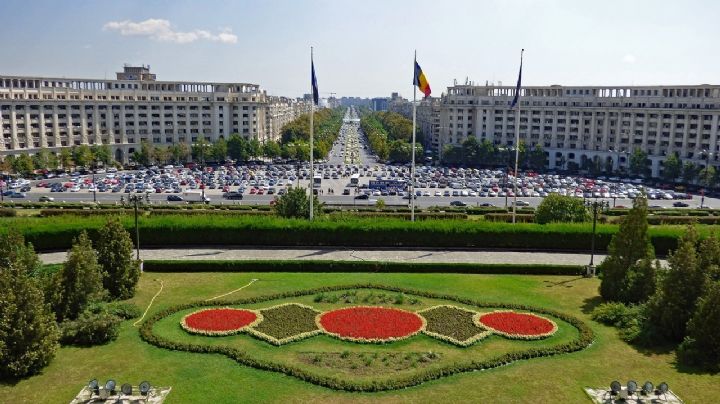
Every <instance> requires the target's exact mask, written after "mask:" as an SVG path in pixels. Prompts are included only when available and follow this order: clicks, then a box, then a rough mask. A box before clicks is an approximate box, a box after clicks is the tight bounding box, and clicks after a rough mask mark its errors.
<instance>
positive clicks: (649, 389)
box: [642, 380, 655, 395]
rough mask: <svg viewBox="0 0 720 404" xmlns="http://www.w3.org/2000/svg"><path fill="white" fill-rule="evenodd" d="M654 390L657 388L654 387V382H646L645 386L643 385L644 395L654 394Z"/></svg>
mask: <svg viewBox="0 0 720 404" xmlns="http://www.w3.org/2000/svg"><path fill="white" fill-rule="evenodd" d="M654 389H655V386H653V384H652V382H650V381H649V380H648V381H646V382H645V384H643V387H642V392H643V394H645V395H649V394H650V393H652V392H653V390H654Z"/></svg>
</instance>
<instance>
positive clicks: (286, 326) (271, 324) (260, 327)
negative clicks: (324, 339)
mask: <svg viewBox="0 0 720 404" xmlns="http://www.w3.org/2000/svg"><path fill="white" fill-rule="evenodd" d="M260 313H261V314H262V316H263V321H262V322H261V323H259V324H257V325H255V326H254V327H252V328H250V329H248V333H249V334H251V335H254V336H255V337H258V338H260V339H262V340H265V341H267V342H269V343H271V344H273V345H283V344H287V343H289V342H293V341H298V340H301V339H303V338H308V337H312V336H313V335H317V334H319V333H320V332H321V331H320V329H318V327H317V324H315V316H317V315H318V313H319V312H318V311H317V310H315V309H313V308H312V307H310V306H306V305H304V304H299V303H285V304H280V305H277V306H273V307H270V308H267V309H262V310H260Z"/></svg>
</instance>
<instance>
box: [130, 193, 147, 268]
mask: <svg viewBox="0 0 720 404" xmlns="http://www.w3.org/2000/svg"><path fill="white" fill-rule="evenodd" d="M149 199H150V197H149V195H148V194H147V193H146V194H145V200H146V201H147V200H149ZM128 202H129V203H132V204H133V205H134V208H135V252H136V258H137V260H138V261H140V228H139V227H138V205H139V204H141V203H143V197H142V196H141V195H138V194H130V195H129V196H128Z"/></svg>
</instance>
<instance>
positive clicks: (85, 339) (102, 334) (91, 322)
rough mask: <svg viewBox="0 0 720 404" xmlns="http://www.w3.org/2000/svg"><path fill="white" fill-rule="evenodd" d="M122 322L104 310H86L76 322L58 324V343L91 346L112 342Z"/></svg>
mask: <svg viewBox="0 0 720 404" xmlns="http://www.w3.org/2000/svg"><path fill="white" fill-rule="evenodd" d="M121 321H122V320H121V319H120V318H119V317H117V316H114V315H112V314H110V313H108V312H107V311H105V310H100V311H98V312H91V311H89V310H86V311H84V312H82V314H80V316H79V317H78V318H77V320H69V321H64V322H62V323H60V332H61V337H60V342H61V343H62V344H63V345H81V346H92V345H99V344H105V343H107V342H110V341H114V340H115V339H116V338H117V336H118V333H119V332H120V330H119V326H120V322H121Z"/></svg>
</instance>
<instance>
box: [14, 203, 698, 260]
mask: <svg viewBox="0 0 720 404" xmlns="http://www.w3.org/2000/svg"><path fill="white" fill-rule="evenodd" d="M1 220H2V225H0V232H5V231H7V229H8V228H10V227H15V228H17V229H18V230H20V231H21V232H22V233H23V235H24V236H25V239H26V240H27V241H29V242H31V243H33V245H34V246H35V248H36V249H37V250H39V251H47V250H55V251H57V250H67V249H69V248H70V242H71V240H72V239H73V237H76V236H77V235H78V234H79V233H80V231H82V230H86V231H87V232H88V234H89V236H90V237H91V238H93V237H95V236H96V234H97V230H98V229H99V228H100V227H101V226H102V225H103V224H104V223H105V221H106V218H105V217H102V216H95V217H93V216H90V217H79V216H58V217H54V218H52V219H47V218H40V217H17V218H3V219H1ZM120 220H121V223H122V224H123V226H124V227H125V228H126V229H127V230H128V231H131V232H132V233H131V234H133V235H134V223H133V217H132V215H122V216H120ZM139 224H140V242H141V244H142V246H143V248H147V247H170V246H197V245H216V246H219V245H226V246H313V247H317V246H343V247H348V246H352V247H383V248H392V247H400V248H407V247H420V248H421V247H429V248H499V249H521V250H522V249H531V250H545V251H588V249H589V246H590V238H591V229H592V223H557V224H555V223H553V224H546V225H539V224H534V223H517V224H514V225H513V224H507V223H498V222H488V221H485V220H480V221H470V220H420V221H416V222H409V221H407V220H400V219H394V218H383V219H380V220H379V219H377V218H367V219H363V218H358V217H352V216H343V217H338V218H337V220H333V219H332V217H331V218H329V219H319V220H315V221H313V222H310V221H308V220H303V219H283V218H278V217H275V216H262V217H255V216H242V215H184V214H182V213H180V212H178V214H177V215H162V216H149V217H143V218H142V219H141V220H140V221H139ZM617 229H618V227H617V226H616V225H604V224H600V225H598V226H597V232H596V238H595V246H596V248H597V250H598V251H602V250H605V249H607V245H608V243H609V242H610V239H611V237H612V235H613V234H614V233H615V232H616V231H617ZM683 230H684V229H683V227H681V226H677V227H673V226H662V227H651V228H650V238H651V241H652V243H653V245H654V247H655V251H656V253H657V254H659V255H664V254H667V252H668V251H670V250H674V249H675V248H676V245H677V239H678V238H679V237H680V235H681V234H682V233H683ZM709 231H710V229H707V228H700V232H701V235H703V236H704V235H706V234H707V233H708V232H709Z"/></svg>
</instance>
